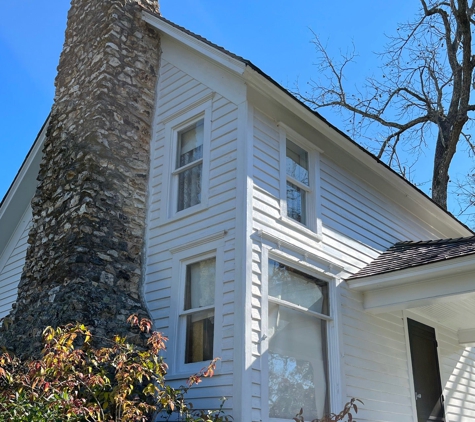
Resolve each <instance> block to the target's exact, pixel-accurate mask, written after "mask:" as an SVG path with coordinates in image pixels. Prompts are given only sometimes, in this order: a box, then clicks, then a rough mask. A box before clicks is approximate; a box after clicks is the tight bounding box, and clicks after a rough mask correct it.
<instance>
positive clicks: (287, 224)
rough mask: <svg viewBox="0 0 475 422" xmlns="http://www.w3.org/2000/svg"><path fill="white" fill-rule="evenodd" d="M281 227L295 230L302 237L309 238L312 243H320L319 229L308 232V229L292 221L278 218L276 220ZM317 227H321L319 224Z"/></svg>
mask: <svg viewBox="0 0 475 422" xmlns="http://www.w3.org/2000/svg"><path fill="white" fill-rule="evenodd" d="M278 221H279V222H280V223H281V224H282V225H283V226H285V227H286V228H288V229H291V230H295V231H297V232H298V233H300V234H301V235H303V236H306V237H309V238H310V239H312V240H313V241H315V242H317V243H320V242H321V241H322V240H323V236H322V233H321V229H320V230H318V231H317V232H314V231H313V230H310V229H309V228H308V227H306V226H304V225H303V224H300V223H298V222H297V221H294V220H292V219H291V218H288V217H284V216H283V215H282V216H280V218H279V220H278ZM317 226H318V227H321V224H318V223H317Z"/></svg>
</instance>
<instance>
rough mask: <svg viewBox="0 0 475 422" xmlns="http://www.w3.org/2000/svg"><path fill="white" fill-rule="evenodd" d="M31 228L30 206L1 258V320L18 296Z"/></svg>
mask: <svg viewBox="0 0 475 422" xmlns="http://www.w3.org/2000/svg"><path fill="white" fill-rule="evenodd" d="M30 227H31V207H30V206H28V208H27V210H26V211H25V214H24V215H23V217H22V218H21V220H20V223H19V224H18V226H17V228H16V229H15V231H14V233H13V235H12V237H11V239H10V241H9V242H8V244H7V246H6V247H5V249H4V252H3V254H2V255H1V256H0V318H3V317H5V316H6V315H8V313H9V312H10V310H11V308H12V303H13V302H15V301H16V298H17V295H18V283H19V282H20V278H21V273H22V271H23V266H24V265H25V257H26V250H27V249H28V232H29V230H30Z"/></svg>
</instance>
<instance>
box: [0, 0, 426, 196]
mask: <svg viewBox="0 0 475 422" xmlns="http://www.w3.org/2000/svg"><path fill="white" fill-rule="evenodd" d="M418 3H419V2H417V1H415V0H399V1H375V0H358V1H350V0H332V1H328V0H294V1H293V2H288V1H283V0H273V1H266V0H241V1H239V2H231V1H226V0H162V1H161V12H162V14H163V16H165V17H166V18H168V19H170V20H172V21H174V22H176V23H177V24H179V25H182V26H184V27H186V28H187V29H189V30H191V31H193V32H196V33H198V34H200V35H202V36H204V37H206V38H208V39H209V40H211V41H212V42H214V43H216V44H218V45H221V46H223V47H225V48H226V49H228V50H230V51H232V52H234V53H236V54H238V55H241V56H243V57H245V58H246V59H249V60H251V61H252V62H253V63H254V64H255V65H257V66H259V67H260V68H261V69H262V70H263V71H264V72H266V73H267V74H269V75H270V76H271V77H273V78H274V79H275V80H276V81H277V82H279V83H281V84H282V85H283V86H286V87H291V88H292V87H294V86H295V84H296V83H297V81H298V82H299V83H300V85H301V86H304V85H305V82H306V81H307V80H308V79H309V78H311V77H312V76H315V71H316V69H315V67H314V66H313V63H314V61H315V54H314V48H313V45H312V44H311V43H310V41H311V39H312V32H311V30H313V31H314V32H315V33H316V34H318V35H319V36H320V37H321V39H322V40H323V41H324V42H325V43H326V45H327V46H328V49H329V50H330V52H331V53H332V54H333V55H338V52H339V51H340V50H342V51H345V50H346V49H347V48H349V47H351V45H352V43H353V44H354V45H355V47H356V50H357V52H358V54H359V57H358V62H357V64H356V65H353V66H352V67H351V69H350V70H351V72H350V74H349V80H348V83H349V84H353V83H355V84H358V83H360V82H361V81H362V80H363V79H364V77H365V76H367V75H371V74H373V73H375V70H376V66H377V64H378V62H377V61H375V56H374V54H373V52H379V51H382V50H383V47H384V44H385V42H386V40H385V37H384V34H391V33H394V32H395V30H396V28H397V24H398V23H399V22H403V21H406V20H408V19H410V18H411V17H412V16H413V15H414V13H415V11H416V10H417V9H416V8H417V5H418ZM68 9H69V1H68V0H49V1H42V2H41V1H38V0H23V1H21V2H13V1H11V0H10V1H5V2H3V3H2V13H1V16H0V99H1V101H0V108H1V113H0V116H1V124H2V125H1V127H2V131H1V132H0V147H1V149H0V151H1V152H0V198H3V196H4V194H5V193H6V191H7V189H8V187H9V186H10V184H11V183H12V181H13V179H14V177H15V175H16V173H17V171H18V170H19V168H20V166H21V164H22V162H23V159H24V158H25V156H26V154H27V152H28V150H29V148H30V147H31V145H32V143H33V141H34V139H35V137H36V135H37V133H38V131H39V130H40V128H41V126H42V124H43V122H44V120H45V119H46V117H47V115H48V113H49V111H50V108H51V105H52V101H53V95H54V85H53V84H54V78H55V75H56V66H57V64H58V60H59V54H60V51H61V49H62V44H63V41H64V29H65V26H66V16H67V10H68ZM350 78H351V79H350ZM322 114H323V115H324V116H325V117H327V118H328V119H329V120H330V121H331V122H332V123H334V124H335V125H336V126H338V127H340V128H341V129H344V127H343V124H342V122H341V121H340V119H339V116H338V115H336V114H333V113H331V112H329V111H323V112H322ZM430 161H431V159H430V156H429V157H427V159H426V160H425V162H422V163H421V164H420V166H419V168H420V170H421V176H420V179H419V180H427V179H428V178H430V171H429V170H430ZM424 171H425V173H424ZM423 188H424V187H423ZM426 188H427V189H428V186H426Z"/></svg>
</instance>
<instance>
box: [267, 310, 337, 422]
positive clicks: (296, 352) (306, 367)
mask: <svg viewBox="0 0 475 422" xmlns="http://www.w3.org/2000/svg"><path fill="white" fill-rule="evenodd" d="M325 327H326V325H325V321H323V320H320V319H318V318H314V317H312V316H309V315H307V314H305V313H304V312H299V311H295V310H292V309H288V308H286V307H283V306H279V305H276V304H273V303H269V330H268V332H269V350H268V365H269V416H270V417H273V418H282V419H292V418H293V417H294V416H295V415H296V414H297V412H298V411H299V410H300V409H301V408H303V409H304V414H305V415H306V416H307V417H308V418H309V419H313V418H319V419H320V418H321V417H322V416H323V415H324V414H325V413H327V401H328V400H327V374H326V371H327V370H326V368H327V359H326V350H325V349H326V346H325V345H326V338H325Z"/></svg>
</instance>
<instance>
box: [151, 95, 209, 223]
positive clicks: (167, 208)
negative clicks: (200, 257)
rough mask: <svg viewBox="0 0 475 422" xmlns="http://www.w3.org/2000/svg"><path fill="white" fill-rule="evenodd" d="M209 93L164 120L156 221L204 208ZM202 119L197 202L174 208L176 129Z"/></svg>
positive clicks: (206, 185) (207, 167)
mask: <svg viewBox="0 0 475 422" xmlns="http://www.w3.org/2000/svg"><path fill="white" fill-rule="evenodd" d="M211 98H212V96H209V95H206V96H204V97H203V98H201V99H199V100H197V101H196V102H195V103H194V104H196V106H195V107H193V108H191V107H188V108H186V109H185V110H182V111H181V112H179V113H174V118H173V119H172V120H168V121H167V123H166V124H165V125H164V126H165V138H164V139H165V141H164V142H165V145H164V155H163V157H164V158H163V159H164V162H163V170H162V177H163V182H162V194H161V198H162V201H161V202H162V203H161V207H160V223H159V225H158V226H159V227H160V226H162V225H163V224H168V223H170V222H172V221H176V220H179V219H182V218H185V217H189V216H190V215H193V214H195V213H198V212H202V211H204V210H206V209H207V208H208V194H209V171H210V170H209V169H210V158H211V157H210V145H211V125H212V122H211V109H212V100H211ZM200 119H203V124H204V128H203V132H204V133H203V161H202V176H201V183H202V185H201V202H200V203H199V204H196V205H194V206H192V207H189V208H186V209H184V210H181V211H176V210H175V209H176V204H177V194H178V177H177V176H176V174H175V175H174V172H175V163H176V154H177V148H178V138H177V137H178V132H179V131H180V130H182V129H184V128H186V127H187V126H189V125H191V124H193V123H194V122H196V121H198V120H200Z"/></svg>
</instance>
